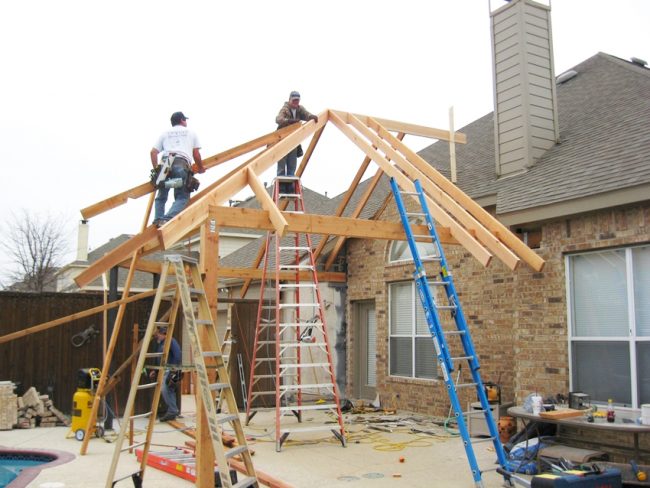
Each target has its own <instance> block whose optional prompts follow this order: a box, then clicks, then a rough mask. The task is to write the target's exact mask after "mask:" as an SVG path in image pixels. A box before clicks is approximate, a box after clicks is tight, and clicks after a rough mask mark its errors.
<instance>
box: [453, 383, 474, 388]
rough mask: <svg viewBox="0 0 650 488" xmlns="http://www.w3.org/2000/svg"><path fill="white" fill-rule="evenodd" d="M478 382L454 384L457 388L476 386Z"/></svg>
mask: <svg viewBox="0 0 650 488" xmlns="http://www.w3.org/2000/svg"><path fill="white" fill-rule="evenodd" d="M477 384H478V383H458V384H457V385H454V386H455V387H456V388H469V387H474V386H476V385H477Z"/></svg>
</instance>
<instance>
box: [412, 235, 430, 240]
mask: <svg viewBox="0 0 650 488" xmlns="http://www.w3.org/2000/svg"><path fill="white" fill-rule="evenodd" d="M413 239H432V237H431V236H430V235H429V234H413Z"/></svg>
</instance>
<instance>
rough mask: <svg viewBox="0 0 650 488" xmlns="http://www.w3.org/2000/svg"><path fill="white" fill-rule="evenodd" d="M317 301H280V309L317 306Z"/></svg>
mask: <svg viewBox="0 0 650 488" xmlns="http://www.w3.org/2000/svg"><path fill="white" fill-rule="evenodd" d="M319 306H320V305H319V304H318V303H281V304H280V309H283V308H296V307H319Z"/></svg>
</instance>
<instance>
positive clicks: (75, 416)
mask: <svg viewBox="0 0 650 488" xmlns="http://www.w3.org/2000/svg"><path fill="white" fill-rule="evenodd" d="M101 375H102V372H101V371H100V370H99V369H98V368H83V369H80V370H79V371H78V372H77V391H76V392H75V394H74V395H73V397H72V423H71V424H70V433H69V434H68V437H71V436H72V434H73V435H74V437H75V438H76V439H77V440H78V441H82V440H83V439H84V437H85V436H86V425H87V424H88V418H89V417H90V412H91V411H92V408H93V401H94V400H95V393H96V391H97V385H98V384H99V378H100V376H101ZM93 434H95V435H96V436H97V437H102V436H103V435H104V429H103V428H102V427H100V426H99V425H97V426H96V427H95V432H93Z"/></svg>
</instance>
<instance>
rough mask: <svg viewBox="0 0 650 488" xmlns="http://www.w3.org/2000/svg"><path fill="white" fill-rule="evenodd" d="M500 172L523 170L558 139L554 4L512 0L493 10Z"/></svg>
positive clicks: (495, 111) (513, 173) (498, 172)
mask: <svg viewBox="0 0 650 488" xmlns="http://www.w3.org/2000/svg"><path fill="white" fill-rule="evenodd" d="M490 20H491V23H490V24H491V25H490V27H491V32H492V65H493V67H494V69H493V77H494V133H495V138H494V146H495V152H496V172H497V175H498V176H510V175H515V174H518V173H523V172H525V171H526V170H527V169H528V168H530V167H531V166H533V165H534V164H535V162H536V161H537V160H538V159H539V158H540V157H541V156H542V155H543V154H544V153H545V152H546V151H547V150H548V149H550V148H551V147H553V145H554V144H555V143H556V142H557V141H558V139H559V135H560V134H559V126H558V119H557V99H556V91H555V74H554V69H553V40H552V37H551V7H550V4H549V5H543V4H541V3H539V2H535V1H533V0H512V1H510V2H508V3H507V4H505V5H503V6H502V7H500V8H498V9H496V10H494V11H492V12H490Z"/></svg>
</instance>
